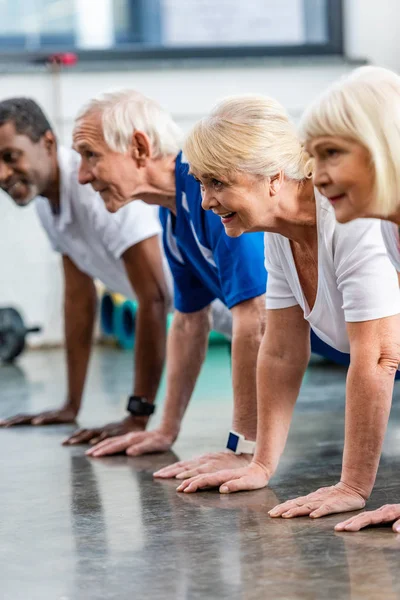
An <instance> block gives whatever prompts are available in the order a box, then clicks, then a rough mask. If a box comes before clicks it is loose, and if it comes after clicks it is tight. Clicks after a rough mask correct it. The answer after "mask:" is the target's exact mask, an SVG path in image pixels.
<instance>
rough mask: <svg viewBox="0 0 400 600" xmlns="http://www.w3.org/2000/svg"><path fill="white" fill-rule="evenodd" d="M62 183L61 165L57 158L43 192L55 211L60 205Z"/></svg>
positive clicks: (42, 194)
mask: <svg viewBox="0 0 400 600" xmlns="http://www.w3.org/2000/svg"><path fill="white" fill-rule="evenodd" d="M60 184H61V177H60V167H59V165H58V161H57V158H55V160H54V161H53V167H52V169H51V173H50V177H49V181H48V182H47V185H46V187H45V189H44V190H43V192H42V193H41V196H44V197H45V198H47V199H48V201H49V203H50V205H51V207H52V209H53V210H54V211H57V210H58V209H59V207H60Z"/></svg>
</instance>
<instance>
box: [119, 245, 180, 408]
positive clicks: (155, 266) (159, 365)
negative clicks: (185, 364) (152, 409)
mask: <svg viewBox="0 0 400 600" xmlns="http://www.w3.org/2000/svg"><path fill="white" fill-rule="evenodd" d="M122 258H123V261H124V264H125V269H126V272H127V274H128V277H129V281H130V283H131V285H132V288H133V290H134V291H135V294H136V296H137V300H138V311H137V315H136V330H135V336H136V343H135V355H134V364H135V380H134V389H133V394H134V395H135V396H144V397H146V398H147V400H148V401H149V402H154V400H155V397H156V394H157V390H158V387H159V385H160V379H161V374H162V369H163V366H164V360H165V346H166V319H167V311H168V304H169V298H168V289H167V284H166V281H165V277H164V271H163V264H162V257H161V249H160V242H159V238H158V236H153V237H151V238H148V239H146V240H144V241H142V242H140V243H139V244H135V245H134V246H131V247H130V248H128V250H126V252H125V253H124V254H123V256H122Z"/></svg>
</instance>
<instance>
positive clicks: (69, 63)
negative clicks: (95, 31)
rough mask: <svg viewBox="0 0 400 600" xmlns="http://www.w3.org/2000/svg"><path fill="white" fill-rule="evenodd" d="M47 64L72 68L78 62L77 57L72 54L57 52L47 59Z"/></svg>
mask: <svg viewBox="0 0 400 600" xmlns="http://www.w3.org/2000/svg"><path fill="white" fill-rule="evenodd" d="M48 61H49V63H51V64H57V65H62V66H64V67H73V66H74V65H76V63H77V62H78V55H77V54H75V53H74V52H57V53H56V54H52V55H51V56H49V58H48Z"/></svg>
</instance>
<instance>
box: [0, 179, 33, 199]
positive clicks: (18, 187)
mask: <svg viewBox="0 0 400 600" xmlns="http://www.w3.org/2000/svg"><path fill="white" fill-rule="evenodd" d="M28 185H29V184H28V183H27V182H25V181H22V180H20V179H19V180H18V181H14V183H12V184H11V185H9V186H7V187H4V188H3V189H4V191H5V192H7V194H9V195H10V196H12V195H13V194H15V193H16V194H18V192H22V191H23V189H24V188H25V187H28Z"/></svg>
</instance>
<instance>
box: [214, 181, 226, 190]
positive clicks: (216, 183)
mask: <svg viewBox="0 0 400 600" xmlns="http://www.w3.org/2000/svg"><path fill="white" fill-rule="evenodd" d="M211 184H212V186H213V188H214V189H215V190H220V189H221V188H222V186H223V185H224V184H223V183H222V181H219V180H218V179H211Z"/></svg>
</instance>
